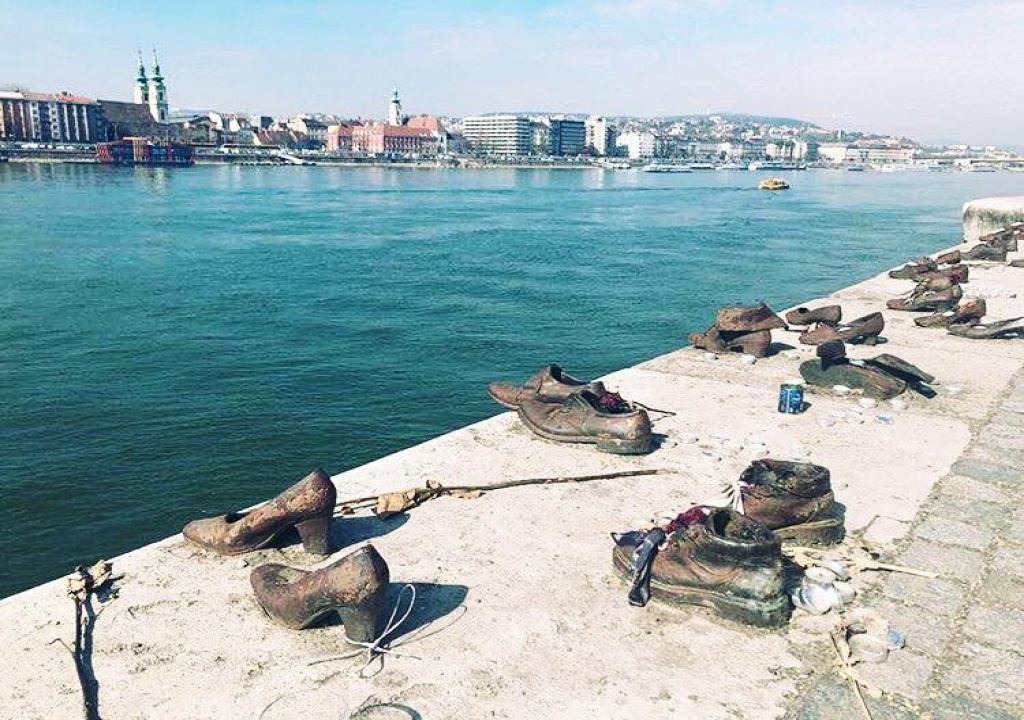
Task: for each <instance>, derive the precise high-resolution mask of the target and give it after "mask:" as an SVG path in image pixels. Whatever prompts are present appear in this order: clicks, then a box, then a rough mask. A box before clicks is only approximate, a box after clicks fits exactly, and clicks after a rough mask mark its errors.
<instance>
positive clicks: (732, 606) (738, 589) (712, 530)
mask: <svg viewBox="0 0 1024 720" xmlns="http://www.w3.org/2000/svg"><path fill="white" fill-rule="evenodd" d="M682 518H692V519H691V520H688V521H687V522H686V523H685V524H683V525H682V526H676V522H678V521H679V520H680V519H682ZM671 527H676V529H672V530H671V532H670V534H669V535H668V538H667V539H666V540H665V542H664V543H663V544H661V549H660V550H659V551H658V552H657V554H656V555H654V557H653V560H651V561H650V565H649V568H648V569H647V571H648V572H649V575H650V577H649V582H650V594H651V597H652V598H654V599H655V600H660V601H662V602H666V603H672V604H676V605H700V606H703V607H708V608H712V609H713V610H714V611H715V612H716V613H717V614H719V615H721V616H722V617H725V618H729V619H731V620H736V621H738V622H742V623H747V624H750V625H758V626H761V627H778V626H780V625H784V624H785V623H786V621H787V620H789V615H790V604H789V598H788V597H786V595H785V593H784V592H783V581H782V552H781V547H780V542H779V538H778V536H777V535H775V533H773V532H772V531H771V530H769V529H768V528H767V527H765V526H764V525H763V524H761V523H759V522H757V521H756V520H752V519H750V518H748V517H746V516H744V515H740V514H739V513H737V512H734V511H732V510H729V509H725V508H714V509H711V510H710V511H708V512H707V513H705V512H704V511H703V510H700V509H697V512H696V513H695V511H694V510H690V511H688V512H686V513H684V514H683V515H681V516H680V517H679V518H677V520H676V521H674V522H673V524H672V525H670V528H671ZM638 545H639V543H638V538H637V537H636V534H635V533H629V534H627V535H623V536H621V537H620V539H619V542H618V543H617V544H616V546H615V549H614V550H613V552H612V564H613V566H614V568H615V570H616V571H617V572H618V573H619V574H621V575H623V576H625V577H626V578H629V579H631V580H632V579H633V576H634V575H635V573H636V571H637V568H636V567H635V563H634V552H635V551H636V549H637V547H638Z"/></svg>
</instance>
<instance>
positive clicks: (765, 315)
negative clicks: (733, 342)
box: [715, 302, 786, 333]
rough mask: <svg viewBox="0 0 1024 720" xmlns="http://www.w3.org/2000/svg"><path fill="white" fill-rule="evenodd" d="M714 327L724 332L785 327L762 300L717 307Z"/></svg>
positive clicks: (780, 319)
mask: <svg viewBox="0 0 1024 720" xmlns="http://www.w3.org/2000/svg"><path fill="white" fill-rule="evenodd" d="M715 327H717V328H718V329H719V330H722V331H724V332H745V333H746V332H754V331H757V330H775V329H776V328H784V327H786V323H785V322H783V320H782V318H780V317H779V316H778V315H776V314H775V313H774V312H773V311H772V309H771V308H770V307H768V306H767V305H765V304H764V303H763V302H760V303H757V304H756V305H751V306H749V307H748V306H744V305H734V306H730V307H723V308H719V309H718V312H717V313H716V316H715Z"/></svg>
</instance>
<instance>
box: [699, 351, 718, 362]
mask: <svg viewBox="0 0 1024 720" xmlns="http://www.w3.org/2000/svg"><path fill="white" fill-rule="evenodd" d="M701 357H703V358H704V359H705V360H708V361H711V360H717V359H718V356H717V355H715V354H714V353H713V352H706V353H704V354H703V355H702V356H701Z"/></svg>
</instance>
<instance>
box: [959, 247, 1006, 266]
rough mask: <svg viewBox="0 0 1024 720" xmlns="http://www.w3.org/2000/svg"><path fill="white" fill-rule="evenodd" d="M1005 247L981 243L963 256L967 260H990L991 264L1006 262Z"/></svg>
mask: <svg viewBox="0 0 1024 720" xmlns="http://www.w3.org/2000/svg"><path fill="white" fill-rule="evenodd" d="M1006 251H1007V248H1006V247H1005V246H999V245H986V244H985V243H980V244H978V245H975V246H974V247H972V248H971V249H970V250H968V251H967V252H965V253H964V254H963V257H964V259H965V260H988V261H991V262H1006Z"/></svg>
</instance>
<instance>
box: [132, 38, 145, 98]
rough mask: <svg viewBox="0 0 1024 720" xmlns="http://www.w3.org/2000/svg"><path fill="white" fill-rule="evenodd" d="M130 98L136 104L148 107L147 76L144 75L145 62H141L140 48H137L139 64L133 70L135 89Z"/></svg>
mask: <svg viewBox="0 0 1024 720" xmlns="http://www.w3.org/2000/svg"><path fill="white" fill-rule="evenodd" d="M132 100H133V101H134V102H135V104H136V105H145V106H146V107H149V77H147V75H146V64H145V63H144V62H142V50H139V66H138V68H137V69H136V70H135V89H134V91H133V92H132Z"/></svg>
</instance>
